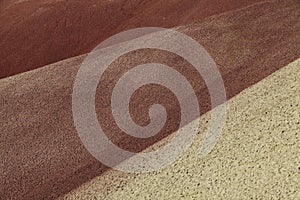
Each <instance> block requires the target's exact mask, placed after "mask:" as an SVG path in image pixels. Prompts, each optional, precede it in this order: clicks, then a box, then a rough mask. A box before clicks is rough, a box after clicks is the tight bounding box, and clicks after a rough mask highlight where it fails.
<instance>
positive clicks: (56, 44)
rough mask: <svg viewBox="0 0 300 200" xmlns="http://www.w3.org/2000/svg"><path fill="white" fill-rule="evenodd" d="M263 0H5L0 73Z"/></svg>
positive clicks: (0, 18)
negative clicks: (127, 32)
mask: <svg viewBox="0 0 300 200" xmlns="http://www.w3.org/2000/svg"><path fill="white" fill-rule="evenodd" d="M259 1H262V0H251V1H249V0H224V1H219V0H199V1H194V0H173V1H166V0H147V1H146V0H113V1H108V0H103V1H99V0H90V1H82V0H46V1H45V0H24V1H22V0H20V1H17V0H4V1H3V2H2V4H1V8H0V11H1V14H0V27H1V28H0V49H1V50H0V78H3V77H7V76H11V75H14V74H17V73H20V72H24V71H28V70H31V69H35V68H38V67H41V66H44V65H46V64H49V63H53V62H56V61H59V60H63V59H66V58H68V57H73V56H76V55H80V54H83V53H87V52H88V51H89V50H91V49H92V48H93V47H94V46H96V45H97V44H98V43H99V42H101V41H102V40H103V39H105V38H107V37H108V36H110V35H112V34H114V33H117V32H119V31H122V30H124V29H128V28H133V27H143V26H160V27H173V26H177V25H182V24H187V23H190V22H192V21H194V20H200V19H203V18H204V17H207V16H210V15H214V14H218V13H221V12H225V11H228V10H232V9H237V8H240V7H243V6H247V5H250V4H253V3H256V2H259Z"/></svg>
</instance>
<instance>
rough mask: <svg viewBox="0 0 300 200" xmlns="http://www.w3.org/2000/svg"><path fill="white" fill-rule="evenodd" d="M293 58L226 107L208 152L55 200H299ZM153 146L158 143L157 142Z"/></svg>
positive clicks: (298, 96)
mask: <svg viewBox="0 0 300 200" xmlns="http://www.w3.org/2000/svg"><path fill="white" fill-rule="evenodd" d="M299 77H300V59H298V60H297V61H295V62H293V63H291V64H290V65H288V66H286V67H284V68H282V69H281V70H279V71H277V72H275V73H273V74H272V75H271V76H269V77H267V78H265V79H264V80H262V81H260V82H259V83H257V84H255V85H253V86H251V87H249V88H248V89H246V90H244V91H243V92H241V93H240V94H239V95H237V96H236V97H234V98H232V99H231V100H229V101H228V102H227V110H228V113H227V114H228V115H227V121H226V125H225V127H224V131H223V134H222V135H221V137H220V139H219V141H218V143H217V145H216V146H215V148H214V150H213V152H212V153H211V154H209V155H208V156H207V157H206V158H204V159H200V158H199V147H200V145H201V142H202V139H203V134H201V133H203V132H204V131H205V129H206V127H205V124H206V123H207V121H208V120H209V113H207V114H205V115H204V116H203V117H201V119H200V120H201V122H202V124H204V126H203V127H202V128H201V131H200V134H198V136H197V138H196V141H195V143H194V144H193V146H192V147H191V148H190V149H189V150H188V152H186V154H185V155H183V156H182V158H181V159H180V160H178V161H177V162H175V163H174V164H173V165H171V166H169V167H167V168H166V169H164V170H162V171H161V172H156V173H149V174H140V175H132V174H131V175H129V174H125V173H122V172H118V171H115V170H111V171H108V172H107V173H105V174H103V175H102V176H100V177H97V178H95V179H93V180H92V181H91V182H89V183H86V184H84V185H82V186H81V187H80V188H78V189H76V190H74V191H72V192H71V193H69V194H68V195H66V196H65V197H63V198H62V199H68V200H73V199H252V198H253V199H291V200H295V199H300V184H299V183H300V124H299V122H300V78H299ZM157 145H159V144H157Z"/></svg>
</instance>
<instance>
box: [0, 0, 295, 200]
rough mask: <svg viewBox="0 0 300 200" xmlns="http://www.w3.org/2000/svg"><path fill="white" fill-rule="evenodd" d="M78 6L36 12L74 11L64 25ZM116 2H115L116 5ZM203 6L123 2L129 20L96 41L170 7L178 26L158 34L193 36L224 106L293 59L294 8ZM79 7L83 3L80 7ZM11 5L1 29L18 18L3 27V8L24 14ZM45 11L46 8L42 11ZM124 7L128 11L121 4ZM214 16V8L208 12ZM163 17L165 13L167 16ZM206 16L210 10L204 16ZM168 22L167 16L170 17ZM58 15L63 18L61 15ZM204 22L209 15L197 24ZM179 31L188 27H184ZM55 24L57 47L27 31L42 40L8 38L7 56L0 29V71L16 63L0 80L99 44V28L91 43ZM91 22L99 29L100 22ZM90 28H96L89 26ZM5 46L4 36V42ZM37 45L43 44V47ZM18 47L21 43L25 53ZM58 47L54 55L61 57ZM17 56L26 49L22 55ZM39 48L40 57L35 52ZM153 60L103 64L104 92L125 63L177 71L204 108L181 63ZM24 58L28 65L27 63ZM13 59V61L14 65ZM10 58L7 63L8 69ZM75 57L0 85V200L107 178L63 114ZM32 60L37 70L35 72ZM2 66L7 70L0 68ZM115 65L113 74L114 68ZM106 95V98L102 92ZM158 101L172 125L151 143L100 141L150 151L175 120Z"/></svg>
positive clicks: (105, 113)
mask: <svg viewBox="0 0 300 200" xmlns="http://www.w3.org/2000/svg"><path fill="white" fill-rule="evenodd" d="M28 2H31V4H32V7H34V5H38V3H41V2H45V1H35V2H36V3H33V1H28ZM70 2H73V3H70ZM79 2H81V1H60V2H57V3H55V4H54V1H53V2H52V4H51V3H49V5H48V6H46V7H49V8H51V9H50V10H52V8H53V9H54V10H60V9H61V10H60V12H62V11H63V10H64V9H66V7H63V6H61V7H60V6H57V5H62V4H64V3H69V4H72V5H73V6H74V9H75V8H76V9H77V10H76V9H75V10H76V12H75V13H73V18H76V16H77V15H76V14H77V13H80V12H87V13H89V12H88V9H82V10H81V8H80V6H83V5H81V3H79ZM89 2H92V1H89ZM95 2H96V1H95ZM113 2H116V1H113ZM113 2H111V3H108V1H107V2H106V3H102V4H103V5H104V4H105V5H106V4H107V6H108V5H110V6H112V4H113ZM118 2H119V3H121V1H118ZM131 2H132V1H131ZM161 2H165V1H161ZM186 2H187V1H186ZM191 2H192V1H191ZM191 2H190V3H191ZM201 2H202V3H201ZM208 2H212V1H199V3H198V4H193V6H190V5H191V4H183V5H185V6H186V7H183V6H181V7H182V10H183V11H182V12H179V11H176V9H175V8H174V6H175V5H177V4H175V3H174V5H173V6H172V4H170V3H168V4H167V3H166V4H164V5H160V4H159V3H153V4H150V3H149V5H148V2H147V3H142V4H138V3H137V4H136V5H133V4H134V3H132V6H133V7H134V8H135V10H137V11H136V12H137V13H135V14H133V15H132V16H131V19H128V20H126V21H122V20H123V18H122V17H120V21H118V22H116V23H115V24H117V25H116V26H115V27H116V29H113V30H110V31H108V32H105V34H106V36H108V35H110V34H112V33H113V32H114V31H117V30H118V27H122V28H119V29H123V28H128V27H131V26H139V25H143V24H147V23H149V25H153V26H154V25H159V23H163V21H162V20H158V19H159V18H158V17H157V16H156V17H157V18H156V17H154V16H153V15H154V14H153V15H150V13H151V12H154V8H157V9H158V8H161V9H162V10H163V9H164V8H165V7H166V6H167V5H168V6H170V7H172V8H173V10H174V11H173V12H171V13H176V14H178V15H179V16H182V17H178V20H176V21H175V19H174V18H172V17H170V18H171V19H170V20H169V22H168V23H169V24H162V25H164V26H174V25H176V23H178V24H181V25H182V26H181V27H179V28H178V30H179V31H181V32H183V33H186V34H187V35H189V36H191V37H193V38H194V39H195V40H197V41H198V42H199V43H200V44H202V45H203V46H204V47H205V48H206V49H207V50H208V52H209V53H210V54H211V56H212V57H213V58H214V60H215V61H216V63H217V64H218V67H219V69H220V72H221V74H222V76H223V79H224V82H225V87H226V91H227V96H228V98H231V97H233V96H234V95H236V94H238V93H239V92H241V91H242V90H243V89H245V88H247V87H249V86H250V85H252V84H254V83H256V82H258V81H260V80H261V79H263V78H265V77H266V76H268V75H270V74H271V73H272V72H274V71H276V70H277V69H280V68H281V67H283V66H286V65H287V64H288V63H290V62H292V61H293V60H295V59H297V58H299V57H300V46H299V45H298V44H299V42H300V4H299V1H297V0H282V1H278V0H274V1H269V2H262V3H259V4H255V5H252V6H249V7H246V8H243V9H239V10H234V11H227V12H225V13H222V14H220V13H219V12H220V10H222V9H223V8H221V6H220V7H218V6H216V5H215V4H210V3H208ZM228 2H229V1H228ZM230 2H233V1H230ZM234 2H236V3H232V5H231V4H228V5H230V6H233V7H230V6H229V7H230V8H228V7H227V10H228V9H236V8H238V7H242V6H243V5H245V4H246V3H245V2H244V3H242V4H240V2H242V1H234ZM128 3H129V1H128ZM88 4H90V3H86V4H84V5H88ZM202 4H203V5H210V6H211V7H209V8H206V9H204V8H203V7H201V5H202ZM20 5H23V6H20ZM20 5H19V6H20V7H19V6H18V5H10V6H7V7H6V9H5V10H4V12H1V20H2V21H1V24H4V25H5V24H7V23H6V22H7V21H8V19H9V18H10V19H13V18H14V17H15V18H16V19H19V18H18V17H17V15H9V16H8V15H5V16H6V17H5V18H6V20H3V19H4V18H3V17H2V16H4V13H6V12H9V11H10V10H11V9H17V8H19V9H21V8H24V7H25V6H26V5H27V6H29V5H30V4H29V3H28V4H27V3H26V2H24V3H20ZM45 5H46V4H45ZM51 5H52V6H53V7H51ZM118 5H121V4H118ZM126 5H127V6H129V5H128V4H126ZM146 5H147V6H146ZM150 5H152V6H155V7H153V8H152V9H153V10H152V11H151V9H150V8H149V7H151V6H150ZM178 5H180V4H178ZM217 5H218V4H217ZM226 5H227V4H226ZM56 6H57V7H56ZM143 6H145V7H144V8H145V9H144V10H142V9H141V10H139V9H138V7H140V8H143ZM63 8H64V9H63ZM68 8H69V7H68ZM103 8H104V7H103ZM107 8H110V9H108V10H109V11H108V10H107V11H106V12H113V11H114V9H113V7H107ZM146 8H148V9H149V13H147V12H148V11H146V10H147V9H146ZM214 8H216V9H215V10H214ZM21 10H22V9H21ZM25 10H30V9H25ZM33 10H35V9H33ZM71 10H72V9H71ZM125 10H128V9H125ZM129 10H130V9H129ZM168 10H172V9H171V8H168ZM189 10H193V11H194V13H193V14H191V15H190V17H186V16H188V14H187V13H188V11H189ZM206 10H210V12H208V11H206ZM217 10H218V11H217ZM73 11H74V10H73ZM175 11H176V12H175ZM198 11H199V13H198ZM222 11H224V10H222ZM36 12H37V13H39V12H40V11H35V12H34V13H36ZM41 12H42V13H44V12H46V13H47V12H50V11H44V10H42V11H41ZM53 12H54V11H53ZM57 12H58V11H57ZM164 12H166V11H161V12H157V13H160V14H161V16H163V14H162V13H164ZM206 12H207V13H206ZM214 12H215V13H214ZM55 13H56V12H54V13H53V16H56V15H57V16H63V15H62V14H61V13H60V14H58V13H56V15H55ZM65 13H68V9H66V11H65ZM157 13H155V14H157ZM171 13H170V14H169V15H168V16H172V14H171ZM191 13H192V12H191ZM203 13H206V14H203ZM216 13H219V14H216ZM111 14H112V13H111ZM160 14H158V16H160ZM202 14H203V15H202ZM214 14H216V15H214ZM66 15H68V16H69V14H66ZM174 15H175V14H174ZM209 15H212V16H210V17H205V16H209ZM24 16H29V14H27V15H25V13H24ZM38 16H39V15H38ZM57 16H56V17H57ZM80 16H83V14H78V16H77V17H78V18H80ZM134 16H145V17H147V20H149V22H148V21H147V20H146V19H143V20H141V21H139V22H138V18H136V19H134ZM183 16H184V17H186V19H184V17H183ZM197 16H199V17H197ZM98 17H99V16H98ZM123 17H124V16H123ZM91 18H93V17H91ZM110 18H111V20H110V21H111V24H109V23H107V21H106V27H111V26H113V24H114V22H113V21H114V20H117V19H118V16H114V15H110ZM121 18H122V20H121ZM30 19H31V18H30ZM32 19H33V18H32ZM39 19H42V17H37V18H36V19H35V20H33V22H30V23H32V24H30V25H31V26H32V27H35V26H34V24H37V23H40V22H39V21H40V20H39ZM65 19H66V20H65V22H64V23H65V24H69V23H70V24H71V26H72V27H73V26H77V25H76V24H75V25H74V21H69V20H70V19H71V15H70V16H69V17H67V18H65ZM95 19H96V18H95ZM45 20H46V19H45ZM155 20H156V21H155ZM172 20H173V21H172ZM22 21H23V20H22ZM29 21H30V20H29ZM29 21H27V20H26V18H24V21H23V22H24V23H25V22H26V23H29ZM75 21H77V20H75ZM100 21H101V20H100ZM157 21H159V22H157ZM4 22H5V23H4ZM125 22H126V23H125ZM187 22H191V23H190V24H185V23H187ZM48 23H49V24H52V25H51V26H53V27H55V25H59V24H60V23H62V22H60V23H58V22H57V23H56V22H55V21H53V19H49V22H48ZM64 23H63V24H61V25H59V27H60V26H62V27H63V28H59V27H58V28H57V31H58V32H55V31H54V33H55V34H54V33H53V34H54V36H57V38H58V39H55V40H54V39H51V38H52V37H50V36H49V35H51V34H48V33H49V31H48V32H47V30H50V29H49V28H48V29H46V28H45V29H43V30H40V29H38V28H36V29H32V31H33V30H35V31H37V32H38V31H42V32H43V33H44V35H43V34H42V36H41V38H40V39H39V40H37V43H35V45H33V46H30V45H29V44H31V43H26V42H28V41H30V42H34V41H36V40H35V38H34V37H33V36H32V38H31V39H30V38H28V39H25V38H18V37H17V38H15V39H16V41H15V43H14V44H12V45H11V46H8V47H7V46H4V47H5V48H7V49H5V48H2V44H4V43H6V42H8V40H9V39H5V38H6V35H4V36H5V37H4V39H2V38H3V37H2V36H3V34H2V33H4V32H5V31H7V33H11V34H12V33H14V34H16V33H17V34H19V33H18V32H17V31H16V32H15V31H9V28H7V29H5V27H6V26H4V28H1V34H2V35H1V56H2V54H3V55H4V54H5V55H7V56H6V57H9V59H8V58H7V60H6V61H5V60H4V61H3V60H1V61H0V62H1V66H2V65H3V64H2V62H3V63H5V62H7V63H12V64H15V62H16V63H18V64H16V65H14V67H7V68H5V67H1V70H2V69H6V70H7V69H16V71H12V72H10V73H8V74H6V75H5V76H7V75H9V74H14V73H17V72H21V71H26V70H28V69H32V68H31V67H32V66H35V67H37V66H39V65H42V64H41V63H43V62H45V63H47V62H54V61H55V59H62V58H64V57H69V56H71V55H76V54H78V53H81V52H84V51H87V50H88V49H90V48H91V47H93V46H94V45H95V44H96V40H98V39H99V38H100V39H99V41H100V40H102V39H103V38H105V37H104V36H103V38H101V37H99V35H98V33H99V32H101V31H100V28H99V29H98V31H99V32H95V33H93V34H95V35H93V34H92V33H90V32H89V33H90V34H91V36H90V37H88V36H86V35H84V34H81V31H83V30H90V29H88V27H90V26H92V25H88V23H83V22H81V23H82V24H80V25H79V24H78V27H84V28H83V29H82V30H81V29H80V30H81V31H75V32H76V33H75V32H74V35H72V34H68V33H73V32H72V31H70V30H73V29H70V30H69V29H66V27H67V25H65V24H64ZM99 23H100V22H99ZM101 23H104V22H103V21H102V22H101ZM127 23H130V24H127ZM151 23H153V24H151ZM155 23H158V24H155ZM172 23H173V24H172ZM18 24H19V23H18V22H16V24H15V25H14V26H15V27H18ZM20 24H22V23H20ZM178 24H177V25H178ZM20 26H21V25H20ZM94 26H96V25H95V24H94ZM24 27H30V26H29V24H26V26H24ZM46 27H47V26H46ZM96 27H98V26H96ZM99 27H100V25H99ZM86 28H87V29H86ZM16 29H17V28H16ZM16 29H15V30H16ZM51 29H52V28H51ZM27 30H28V29H27ZM93 30H94V29H93ZM101 30H104V29H101ZM64 31H67V33H64ZM68 31H70V32H68ZM33 32H34V31H33ZM83 32H84V31H83ZM103 32H104V31H103ZM45 33H47V34H45ZM79 33H80V34H79ZM85 33H86V32H85ZM24 34H25V35H26V34H29V33H28V32H27V33H26V31H24ZM29 35H30V34H29ZM62 35H64V38H65V39H70V41H68V42H66V43H64V44H66V46H64V45H62V46H59V45H60V44H62V43H61V42H57V43H56V41H64V40H65V39H62V38H60V37H58V36H62ZM35 36H36V35H35ZM51 36H52V35H51ZM71 36H72V37H71ZM73 36H74V38H73ZM22 37H23V36H22ZM10 38H13V37H12V36H11V37H10ZM47 38H48V39H49V40H47ZM54 38H55V37H54ZM76 38H77V39H78V38H80V39H82V38H85V40H78V43H77V44H76V41H77V40H76ZM83 41H85V42H83ZM73 42H75V44H73ZM24 44H27V46H26V45H24ZM18 45H20V46H22V47H23V50H24V51H20V52H22V53H24V54H22V53H21V54H17V53H16V54H13V53H14V48H16V49H19V48H17V47H18ZM43 45H45V46H43ZM68 45H75V46H68ZM54 46H56V48H54ZM48 47H53V51H51V52H52V53H50V52H48V50H49V48H48ZM58 47H62V49H60V48H58ZM77 47H78V48H77ZM79 47H80V48H79ZM26 48H28V49H29V50H28V51H26ZM43 48H44V50H42V49H43ZM73 48H74V52H76V53H74V52H73V54H71V53H70V54H68V53H69V51H68V50H73ZM2 49H4V51H2ZM16 49H15V50H16ZM58 49H60V50H58ZM79 49H80V50H79ZM8 52H10V54H8ZM20 52H19V53H20ZM45 52H47V53H45ZM27 53H28V54H27ZM44 53H45V54H44ZM56 53H57V54H56ZM60 53H62V54H63V56H62V57H59V58H58V57H55V56H54V57H52V56H53V55H59V56H60ZM64 53H65V54H64ZM161 53H162V52H160V51H153V50H143V51H138V52H132V53H130V54H129V55H125V56H123V57H120V58H119V59H118V60H117V61H115V62H114V63H113V64H112V65H111V71H108V74H106V78H104V83H105V82H107V81H109V80H110V79H112V78H113V77H114V75H118V74H120V73H121V72H122V70H126V69H128V68H129V67H132V66H133V65H134V64H137V63H139V64H141V63H143V62H148V61H151V60H156V62H160V63H166V64H168V65H170V66H173V67H174V68H176V69H178V70H182V73H184V74H185V75H186V77H188V79H189V80H191V81H192V84H194V89H195V91H196V93H197V95H198V97H199V102H200V106H201V109H202V112H206V111H208V110H209V109H211V108H210V105H209V100H210V98H209V95H208V93H207V90H206V88H205V85H204V83H203V82H202V81H201V77H196V76H195V74H194V73H193V71H192V70H190V68H189V64H188V63H186V62H185V61H184V60H182V59H181V58H178V57H177V56H174V55H171V54H164V55H162V54H161ZM29 54H30V55H31V56H29ZM16 55H19V56H20V55H21V56H20V57H18V56H16ZM25 55H26V56H25ZM39 55H43V56H44V57H43V58H45V60H43V59H41V60H39V59H40V58H41V57H39ZM48 56H49V57H48ZM4 57H5V56H4ZM14 57H16V59H15V60H14ZM50 57H51V59H52V58H53V59H54V58H55V59H54V60H49V59H48V61H47V62H46V60H47V59H46V58H50ZM17 58H18V59H17ZM34 58H35V59H36V60H35V59H34ZM84 58H85V55H82V56H79V57H75V58H70V59H68V60H64V61H61V62H59V63H55V64H53V65H49V66H45V67H43V68H40V69H35V70H33V71H29V72H25V73H22V74H19V75H16V76H11V77H8V78H4V79H1V80H0V112H1V116H0V122H1V134H0V157H1V162H0V180H1V182H0V198H3V199H54V198H56V197H58V196H60V195H63V194H65V193H67V192H69V191H70V190H72V189H74V188H76V187H78V186H79V185H81V184H83V183H85V182H86V181H88V180H90V179H92V178H93V177H95V176H97V175H101V174H102V173H103V172H104V171H107V170H109V168H107V167H105V166H104V165H102V164H101V163H99V162H98V161H97V160H95V159H94V158H93V157H92V156H91V155H90V154H89V153H88V152H87V151H86V150H85V149H84V147H83V146H82V144H81V142H80V140H79V138H78V135H77V133H76V130H75V127H74V124H73V119H72V110H71V101H72V97H71V94H72V87H73V83H74V79H75V75H76V73H77V70H78V68H79V67H80V64H81V62H82V60H83V59H84ZM31 59H32V60H31ZM38 60H39V61H43V62H41V63H40V64H38V62H37V61H38ZM26 61H27V62H26ZM22 62H24V63H22ZM31 62H32V63H35V65H31V64H29V63H31ZM5 66H8V65H6V64H5ZM24 66H27V67H24ZM120 66H122V68H121V67H120ZM15 67H16V68H15ZM183 69H184V70H183ZM6 70H4V72H6ZM18 70H19V71H18ZM3 76H4V74H3ZM101 87H102V86H101V85H99V90H98V96H97V101H96V102H97V105H96V106H97V112H98V114H101V118H102V119H99V121H100V123H103V124H104V125H105V124H106V126H108V127H109V128H108V129H110V130H113V127H114V123H113V122H112V121H111V120H110V116H109V112H110V110H109V108H108V109H106V108H105V109H103V110H101V106H100V105H104V104H105V103H107V99H102V97H101V95H100V94H101V93H100V92H102V91H103V90H101V89H103V88H101ZM107 89H108V90H109V89H110V88H107ZM156 89H157V88H147V91H149V92H147V93H144V92H145V91H144V92H143V91H142V90H141V93H139V94H137V96H135V97H134V100H135V102H134V103H133V104H132V107H133V112H136V113H137V112H140V113H141V111H138V110H134V108H135V107H136V106H137V105H145V102H144V100H145V99H146V100H149V102H148V101H147V102H146V104H147V103H150V102H151V103H152V102H155V100H156V99H155V98H152V96H153V94H156V93H157V90H156ZM158 89H159V88H158ZM165 94H166V95H164V96H161V97H160V98H159V99H160V100H161V101H162V103H165V102H169V103H165V104H166V105H167V106H169V108H170V110H169V114H170V115H169V116H171V117H173V118H171V119H170V120H174V121H173V122H172V121H171V122H172V123H169V126H167V127H166V129H165V130H164V131H163V133H161V134H159V135H158V137H154V138H152V139H150V140H144V141H141V140H132V138H128V137H126V136H124V135H122V133H120V132H118V130H116V129H115V130H116V131H113V132H111V133H108V135H110V137H111V138H112V139H113V141H114V142H115V143H118V144H119V145H120V146H121V147H123V148H127V149H130V150H133V151H140V150H142V149H144V148H146V147H147V146H149V145H150V144H153V143H155V142H157V141H158V140H160V139H161V138H162V137H164V136H166V134H170V132H172V130H174V129H176V125H177V124H176V121H177V120H178V115H176V114H177V112H178V110H177V108H176V101H171V99H172V95H171V94H168V93H165ZM107 97H109V96H107ZM170 102H171V103H170ZM145 107H146V106H145ZM145 107H142V108H141V109H145ZM144 111H145V110H143V111H142V113H144ZM136 117H137V120H140V122H143V120H145V119H146V118H147V116H144V115H143V116H139V115H136ZM139 117H140V118H139ZM101 120H102V121H101ZM115 133H116V134H115ZM114 134H115V135H114ZM135 142H137V143H135ZM137 144H138V145H137Z"/></svg>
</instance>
